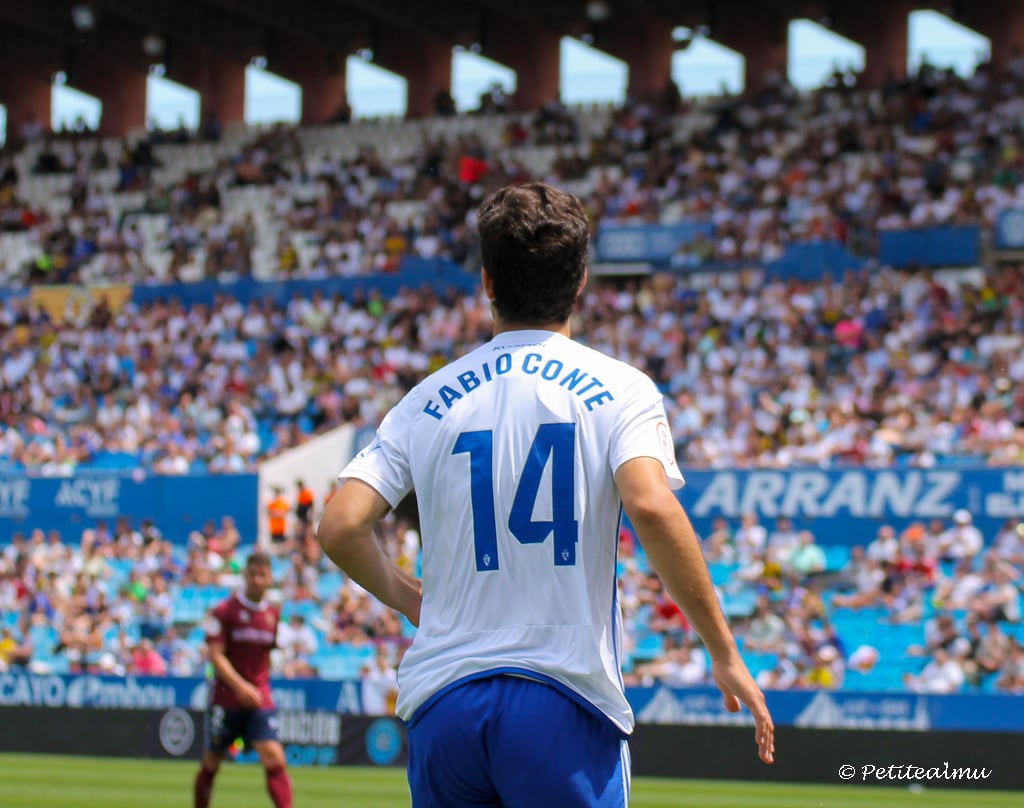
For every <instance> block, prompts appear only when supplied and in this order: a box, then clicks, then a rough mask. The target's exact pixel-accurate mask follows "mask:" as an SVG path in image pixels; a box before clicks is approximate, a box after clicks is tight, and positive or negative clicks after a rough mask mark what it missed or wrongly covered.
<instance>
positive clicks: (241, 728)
mask: <svg viewBox="0 0 1024 808" xmlns="http://www.w3.org/2000/svg"><path fill="white" fill-rule="evenodd" d="M238 738H241V739H242V740H243V741H245V742H246V743H248V742H250V741H276V740H277V710H242V709H233V708H230V707H221V706H220V705H219V704H214V705H213V706H212V707H210V709H209V710H207V711H206V726H205V737H204V741H205V743H204V747H205V748H206V750H207V751H208V752H215V753H220V752H226V751H227V750H228V749H229V748H230V747H231V744H233V743H234V742H235V741H236V740H237V739H238Z"/></svg>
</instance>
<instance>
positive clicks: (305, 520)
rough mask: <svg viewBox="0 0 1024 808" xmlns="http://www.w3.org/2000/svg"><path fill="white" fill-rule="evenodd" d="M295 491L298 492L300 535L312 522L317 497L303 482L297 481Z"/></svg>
mask: <svg viewBox="0 0 1024 808" xmlns="http://www.w3.org/2000/svg"><path fill="white" fill-rule="evenodd" d="M295 489H296V491H297V494H296V497H297V504H296V505H295V518H296V519H298V520H299V526H298V531H296V532H298V533H301V532H302V530H303V529H304V528H305V527H306V525H308V524H309V523H310V521H311V517H312V514H313V502H314V500H315V499H316V496H315V495H314V494H313V489H312V488H310V487H309V486H308V485H306V483H305V481H303V480H296V481H295Z"/></svg>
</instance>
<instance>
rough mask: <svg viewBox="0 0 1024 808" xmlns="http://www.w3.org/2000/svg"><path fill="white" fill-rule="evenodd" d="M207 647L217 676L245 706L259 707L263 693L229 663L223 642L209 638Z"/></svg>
mask: <svg viewBox="0 0 1024 808" xmlns="http://www.w3.org/2000/svg"><path fill="white" fill-rule="evenodd" d="M207 648H208V649H209V654H210V662H211V663H212V665H213V669H214V670H215V671H216V672H217V678H218V679H220V680H221V681H222V682H223V683H224V684H226V685H227V686H228V687H230V688H231V689H232V690H233V691H234V692H235V694H236V695H237V696H238V698H239V700H240V701H241V702H242V703H243V704H244V705H245V706H246V707H251V708H256V707H259V706H260V704H262V703H263V695H262V694H261V693H260V691H259V688H258V687H256V686H255V685H253V684H251V683H250V682H247V681H245V679H243V678H242V677H241V676H240V675H239V673H238V671H236V670H235V666H234V665H232V664H231V662H230V661H229V660H228V657H227V654H225V653H224V643H222V642H217V641H216V640H210V641H209V643H208V645H207Z"/></svg>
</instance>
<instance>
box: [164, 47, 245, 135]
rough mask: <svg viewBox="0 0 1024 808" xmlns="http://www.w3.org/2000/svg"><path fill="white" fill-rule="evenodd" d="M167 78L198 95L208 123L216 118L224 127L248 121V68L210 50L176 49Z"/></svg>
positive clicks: (204, 119)
mask: <svg viewBox="0 0 1024 808" xmlns="http://www.w3.org/2000/svg"><path fill="white" fill-rule="evenodd" d="M164 64H165V67H166V69H167V73H166V76H167V78H169V79H171V80H172V81H176V82H178V83H179V84H184V85H185V86H186V87H191V88H192V89H193V90H195V91H197V92H198V93H199V95H200V97H201V99H202V100H201V102H200V105H201V106H200V108H201V110H202V119H203V122H204V123H205V122H206V121H207V120H208V118H209V117H210V116H211V115H215V116H216V117H217V119H218V120H219V121H220V122H221V124H232V123H242V122H243V121H244V120H245V64H243V63H242V62H241V61H235V60H233V59H228V58H226V57H224V56H221V55H219V54H217V53H215V52H214V51H213V50H211V49H210V48H185V49H181V50H178V49H175V51H174V52H172V53H170V54H168V57H167V58H166V60H165V63H164Z"/></svg>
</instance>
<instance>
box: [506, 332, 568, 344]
mask: <svg viewBox="0 0 1024 808" xmlns="http://www.w3.org/2000/svg"><path fill="white" fill-rule="evenodd" d="M561 336H563V335H562V334H559V333H558V332H557V331H548V330H547V329H545V328H524V329H521V330H517V331H502V332H501V333H500V334H497V335H495V336H493V337H491V343H490V344H492V345H540V344H541V343H542V342H547V341H548V340H549V339H551V338H552V337H561Z"/></svg>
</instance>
